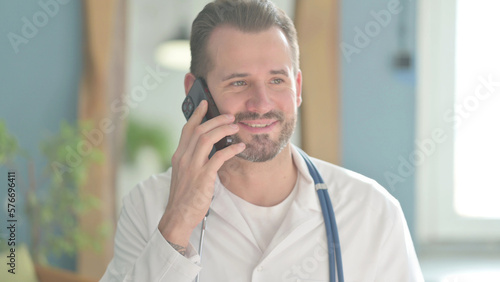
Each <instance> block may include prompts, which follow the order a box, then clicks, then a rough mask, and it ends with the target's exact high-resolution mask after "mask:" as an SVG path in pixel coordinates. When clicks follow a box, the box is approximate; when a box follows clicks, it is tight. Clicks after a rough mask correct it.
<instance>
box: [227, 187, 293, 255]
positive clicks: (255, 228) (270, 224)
mask: <svg viewBox="0 0 500 282" xmlns="http://www.w3.org/2000/svg"><path fill="white" fill-rule="evenodd" d="M297 183H298V182H296V183H295V186H294V188H293V190H292V192H291V193H290V194H289V195H288V196H287V197H286V198H285V200H283V201H282V202H281V203H279V204H277V205H275V206H272V207H262V206H257V205H254V204H252V203H249V202H247V201H245V200H243V199H242V198H240V197H238V196H236V195H235V194H233V193H231V191H229V190H227V192H228V194H229V197H230V198H231V200H233V202H234V204H235V205H236V207H237V209H238V211H239V212H240V214H241V216H242V217H243V218H244V219H245V222H246V223H247V224H248V227H249V228H250V230H251V231H252V235H253V237H254V238H255V240H256V241H257V244H258V245H259V248H260V250H261V251H262V252H264V251H265V250H266V249H267V246H269V243H270V242H271V240H272V239H273V237H274V234H276V231H277V230H278V228H279V227H280V226H281V223H282V222H283V219H284V218H285V216H286V214H287V212H288V210H289V208H290V205H291V204H292V202H293V200H294V198H295V195H296V194H297V193H296V192H297Z"/></svg>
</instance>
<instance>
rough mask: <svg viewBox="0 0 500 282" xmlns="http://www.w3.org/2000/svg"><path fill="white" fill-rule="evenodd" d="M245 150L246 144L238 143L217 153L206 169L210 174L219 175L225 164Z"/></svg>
mask: <svg viewBox="0 0 500 282" xmlns="http://www.w3.org/2000/svg"><path fill="white" fill-rule="evenodd" d="M245 148H246V146H245V143H238V144H233V145H231V146H228V147H226V148H224V149H222V150H219V151H217V152H216V153H215V154H214V155H213V156H212V158H211V159H210V160H209V161H208V162H207V164H206V166H205V169H206V170H207V172H208V173H217V171H219V169H220V168H221V167H222V165H223V164H224V162H226V161H227V160H229V159H231V158H233V157H234V156H236V155H237V154H239V153H241V152H243V150H245Z"/></svg>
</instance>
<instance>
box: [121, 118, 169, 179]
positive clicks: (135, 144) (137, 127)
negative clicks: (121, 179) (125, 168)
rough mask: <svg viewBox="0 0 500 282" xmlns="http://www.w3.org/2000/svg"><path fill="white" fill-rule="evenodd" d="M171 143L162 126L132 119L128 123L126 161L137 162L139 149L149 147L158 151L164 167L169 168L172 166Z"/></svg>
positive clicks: (164, 168)
mask: <svg viewBox="0 0 500 282" xmlns="http://www.w3.org/2000/svg"><path fill="white" fill-rule="evenodd" d="M170 145H171V144H170V139H169V138H168V136H167V135H166V134H165V132H164V130H162V129H161V127H160V126H156V125H151V124H146V123H141V122H139V121H137V120H135V119H130V120H129V122H128V125H127V134H126V143H125V162H127V163H131V164H133V163H135V162H136V160H137V156H138V155H139V151H140V150H141V149H142V148H145V147H149V148H152V149H153V150H154V151H155V152H156V153H157V155H158V157H159V159H160V162H161V167H162V169H163V170H167V169H168V168H169V167H170V157H171V156H170V155H169V149H170Z"/></svg>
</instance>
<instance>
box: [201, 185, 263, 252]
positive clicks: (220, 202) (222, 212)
mask: <svg viewBox="0 0 500 282" xmlns="http://www.w3.org/2000/svg"><path fill="white" fill-rule="evenodd" d="M210 210H211V212H214V213H217V214H218V215H219V216H220V217H221V218H222V219H223V220H224V221H226V222H227V223H228V224H230V225H231V226H233V227H234V228H235V229H236V230H237V231H238V232H239V233H241V234H242V235H243V237H245V238H246V239H247V240H248V241H249V242H250V243H252V244H253V245H254V246H255V247H256V248H257V249H259V250H260V248H259V245H258V244H257V241H256V240H255V237H254V236H253V233H252V231H251V230H250V227H249V226H248V224H247V223H246V221H245V219H244V218H243V216H242V215H241V213H240V211H239V210H238V208H237V207H236V205H235V204H234V202H233V200H231V198H230V196H229V192H228V191H227V189H226V188H225V187H224V185H222V183H221V182H220V179H219V177H217V180H216V182H215V191H214V199H213V200H212V205H211V206H210Z"/></svg>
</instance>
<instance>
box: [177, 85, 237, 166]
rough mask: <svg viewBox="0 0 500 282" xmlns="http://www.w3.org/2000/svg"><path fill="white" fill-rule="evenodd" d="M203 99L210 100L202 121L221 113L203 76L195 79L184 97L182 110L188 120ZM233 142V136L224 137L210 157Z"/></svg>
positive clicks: (216, 144)
mask: <svg viewBox="0 0 500 282" xmlns="http://www.w3.org/2000/svg"><path fill="white" fill-rule="evenodd" d="M203 100H206V101H207V102H208V110H207V114H206V115H205V117H204V118H203V121H202V123H203V122H205V121H207V120H209V119H212V118H214V117H216V116H218V115H220V113H219V109H218V108H217V105H215V101H214V99H213V98H212V94H211V93H210V91H209V90H208V87H207V85H206V83H205V81H204V80H203V79H201V78H197V79H196V80H195V81H194V83H193V86H192V87H191V89H190V90H189V93H188V95H187V96H186V98H185V99H184V102H183V103H182V112H183V113H184V116H185V117H186V120H189V118H190V117H191V115H192V114H193V112H194V110H195V109H196V107H197V106H198V105H199V104H200V102H201V101H203ZM233 142H234V139H233V138H232V137H231V136H226V137H224V138H222V139H221V140H220V141H218V142H217V143H215V145H214V148H213V149H212V152H210V155H209V158H211V157H212V156H213V154H215V152H216V151H218V150H222V149H224V148H226V147H227V146H229V145H231V144H233Z"/></svg>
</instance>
